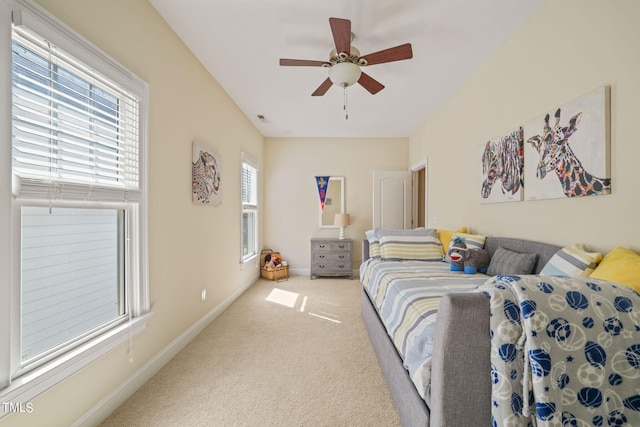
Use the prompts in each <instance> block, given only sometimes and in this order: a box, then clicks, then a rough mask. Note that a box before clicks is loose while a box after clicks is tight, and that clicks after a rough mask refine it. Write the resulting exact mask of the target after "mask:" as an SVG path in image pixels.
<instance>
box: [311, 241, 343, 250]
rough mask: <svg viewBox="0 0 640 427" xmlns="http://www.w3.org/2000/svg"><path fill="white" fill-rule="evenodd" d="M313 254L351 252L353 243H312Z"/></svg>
mask: <svg viewBox="0 0 640 427" xmlns="http://www.w3.org/2000/svg"><path fill="white" fill-rule="evenodd" d="M311 251H312V252H330V251H349V252H351V242H336V241H328V240H320V241H312V242H311Z"/></svg>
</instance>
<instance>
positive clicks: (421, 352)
mask: <svg viewBox="0 0 640 427" xmlns="http://www.w3.org/2000/svg"><path fill="white" fill-rule="evenodd" d="M487 278H488V276H485V275H483V274H475V275H466V274H464V273H461V272H453V271H450V265H449V264H448V263H446V262H442V261H432V262H425V261H382V260H380V259H368V260H366V261H365V262H364V263H363V264H362V265H361V266H360V280H361V282H362V284H363V285H364V288H365V290H366V292H367V294H368V295H369V298H370V299H371V301H372V302H373V303H374V305H375V307H376V309H377V311H378V314H379V315H380V320H381V321H382V323H383V324H384V325H385V328H386V330H387V333H388V334H389V337H390V338H391V340H392V341H393V344H394V345H395V347H396V349H397V350H398V353H399V354H400V357H401V358H402V360H403V361H404V367H405V369H407V370H408V371H409V376H410V377H411V380H412V381H413V383H414V385H415V386H416V389H417V390H418V393H419V394H420V395H421V396H422V398H423V399H425V400H426V401H427V402H428V394H429V384H430V378H431V369H430V367H431V355H432V353H433V334H434V323H435V318H436V313H437V310H438V306H439V304H440V298H441V297H442V296H443V295H444V294H447V293H451V292H466V291H470V290H473V289H475V288H476V287H477V286H479V285H482V284H483V283H484V282H486V281H487Z"/></svg>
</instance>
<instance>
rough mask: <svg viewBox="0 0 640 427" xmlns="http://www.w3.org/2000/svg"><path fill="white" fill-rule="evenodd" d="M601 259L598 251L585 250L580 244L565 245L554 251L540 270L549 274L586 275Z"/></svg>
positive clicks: (591, 271) (541, 272)
mask: <svg viewBox="0 0 640 427" xmlns="http://www.w3.org/2000/svg"><path fill="white" fill-rule="evenodd" d="M601 260H602V254H601V253H600V252H587V251H586V250H585V249H584V247H583V246H582V245H581V244H576V245H571V246H566V247H564V248H562V249H560V250H559V251H558V252H556V253H555V255H553V256H552V257H551V259H550V260H549V262H547V263H546V264H545V266H544V267H543V268H542V271H540V274H546V275H549V276H573V277H578V276H588V275H590V274H591V273H593V270H594V269H595V268H596V266H597V265H598V263H599V262H600V261H601Z"/></svg>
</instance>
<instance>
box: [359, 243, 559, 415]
mask: <svg viewBox="0 0 640 427" xmlns="http://www.w3.org/2000/svg"><path fill="white" fill-rule="evenodd" d="M498 247H504V248H506V249H510V250H513V251H516V252H525V253H537V254H538V261H537V263H536V266H535V269H534V271H535V272H536V273H539V272H540V271H541V270H542V267H544V265H545V264H546V263H547V261H548V260H549V259H550V258H551V257H552V256H553V255H554V254H555V253H556V252H557V251H558V249H560V247H559V246H555V245H548V244H545V243H538V242H533V241H529V240H523V239H515V238H507V237H487V240H486V242H485V249H487V250H488V251H489V253H490V254H491V255H493V253H494V252H495V251H496V249H497V248H498ZM368 258H369V242H368V241H367V240H364V241H363V243H362V259H363V260H366V259H368ZM362 318H363V319H364V323H365V325H366V327H367V331H368V332H369V337H370V338H371V342H372V344H373V348H374V349H375V352H376V356H377V358H378V362H379V363H380V368H381V369H382V373H383V375H384V377H385V379H386V381H387V385H388V386H389V390H390V392H391V396H392V397H393V401H394V403H395V406H396V409H397V411H398V414H399V415H400V419H401V421H402V424H403V425H404V426H405V427H406V426H433V427H444V426H452V427H453V426H455V427H460V426H472V425H474V426H475V425H477V426H490V425H491V376H490V341H489V299H488V298H487V297H485V296H484V295H482V294H479V293H458V294H448V295H445V296H444V297H443V298H442V300H441V302H440V308H439V309H438V315H437V320H436V331H435V336H434V346H433V348H434V354H433V357H432V366H431V395H430V396H431V398H430V402H429V406H427V404H426V403H425V401H424V400H423V399H422V398H421V397H420V395H419V394H418V392H417V391H416V389H415V387H414V385H413V382H412V381H411V379H410V378H409V374H408V372H407V370H406V369H405V368H404V366H403V365H402V359H401V358H400V356H399V355H398V352H397V351H396V348H395V346H394V345H393V342H392V341H391V339H390V338H389V336H388V335H387V332H386V330H385V328H384V326H383V324H382V322H381V321H380V318H379V317H378V313H377V311H376V309H375V307H374V306H373V305H372V303H371V301H370V300H369V297H368V295H367V293H366V292H365V291H363V293H362Z"/></svg>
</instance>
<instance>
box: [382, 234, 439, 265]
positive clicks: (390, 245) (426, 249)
mask: <svg viewBox="0 0 640 427" xmlns="http://www.w3.org/2000/svg"><path fill="white" fill-rule="evenodd" d="M443 254H444V253H443V252H442V244H441V243H440V240H438V238H437V237H433V236H382V237H381V238H380V255H381V257H382V259H383V260H385V261H405V260H411V261H442V256H443Z"/></svg>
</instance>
